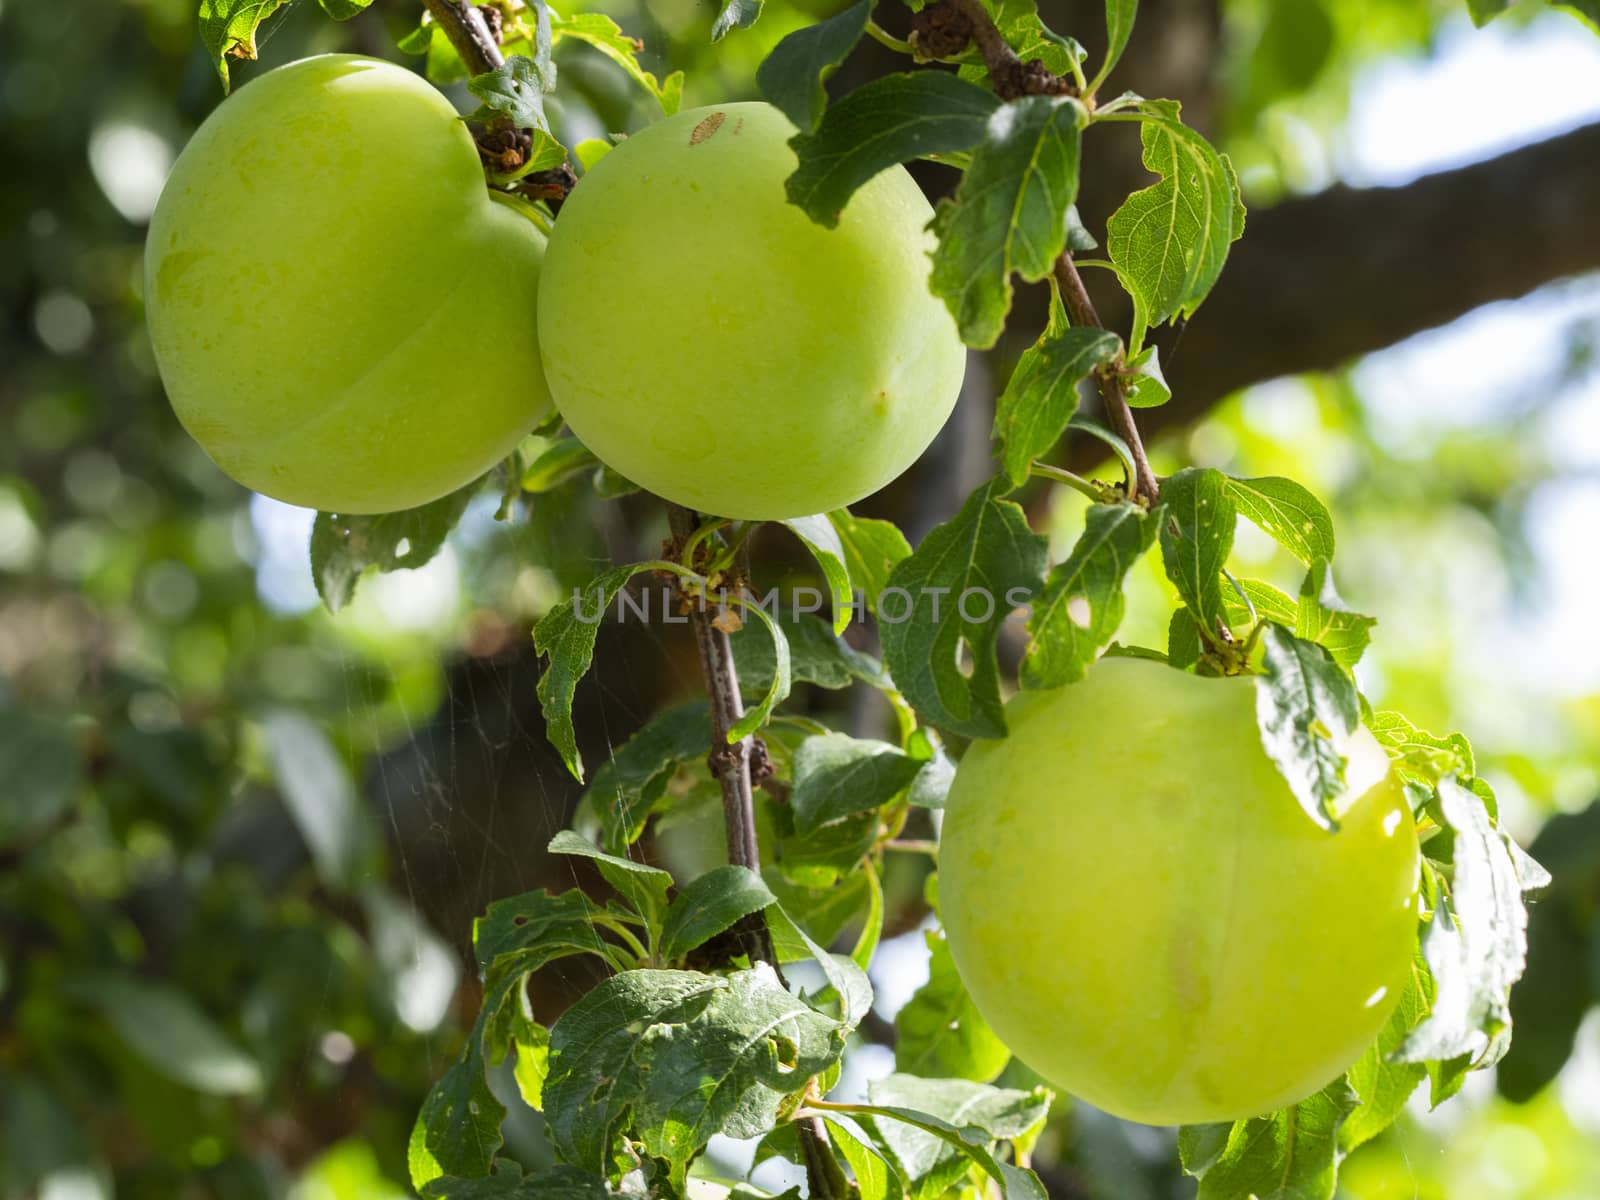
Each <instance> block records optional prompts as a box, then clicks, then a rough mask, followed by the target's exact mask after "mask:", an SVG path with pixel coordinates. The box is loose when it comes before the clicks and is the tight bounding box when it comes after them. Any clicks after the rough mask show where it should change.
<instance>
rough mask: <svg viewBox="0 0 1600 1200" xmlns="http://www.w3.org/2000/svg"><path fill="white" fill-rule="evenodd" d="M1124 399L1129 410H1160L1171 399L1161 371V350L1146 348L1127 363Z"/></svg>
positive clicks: (1169, 390)
mask: <svg viewBox="0 0 1600 1200" xmlns="http://www.w3.org/2000/svg"><path fill="white" fill-rule="evenodd" d="M1123 395H1124V397H1125V398H1126V399H1127V401H1128V406H1129V407H1130V408H1160V407H1161V406H1162V405H1163V404H1165V403H1166V402H1167V401H1168V400H1171V399H1172V388H1171V387H1169V386H1168V385H1167V377H1166V375H1164V374H1163V373H1162V370H1161V350H1160V348H1159V347H1157V346H1146V347H1145V348H1144V349H1143V350H1141V351H1140V352H1139V354H1138V357H1136V358H1134V359H1133V361H1132V362H1130V363H1128V366H1127V375H1126V379H1125V380H1124V391H1123Z"/></svg>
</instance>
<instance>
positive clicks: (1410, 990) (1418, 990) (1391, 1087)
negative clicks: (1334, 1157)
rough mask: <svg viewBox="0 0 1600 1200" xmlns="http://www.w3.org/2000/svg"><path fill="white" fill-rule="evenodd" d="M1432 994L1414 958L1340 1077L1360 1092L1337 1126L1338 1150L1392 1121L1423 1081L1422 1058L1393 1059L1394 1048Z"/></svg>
mask: <svg viewBox="0 0 1600 1200" xmlns="http://www.w3.org/2000/svg"><path fill="white" fill-rule="evenodd" d="M1432 996H1433V980H1432V978H1431V977H1430V976H1429V974H1428V970H1427V966H1426V965H1425V964H1424V963H1422V962H1421V961H1420V960H1419V961H1418V962H1417V963H1416V964H1415V966H1414V967H1413V968H1412V971H1411V973H1410V974H1409V975H1408V976H1407V977H1406V984H1405V990H1404V991H1403V992H1402V993H1401V994H1400V1000H1399V1002H1398V1003H1396V1005H1395V1008H1394V1011H1393V1012H1392V1013H1390V1014H1389V1019H1388V1021H1386V1022H1385V1023H1384V1026H1383V1028H1382V1029H1381V1030H1379V1032H1378V1036H1377V1038H1376V1040H1374V1041H1373V1043H1372V1045H1370V1046H1368V1047H1367V1049H1366V1050H1365V1052H1363V1053H1362V1055H1361V1057H1360V1058H1358V1059H1356V1061H1355V1063H1354V1064H1352V1065H1351V1067H1350V1069H1349V1070H1348V1071H1346V1072H1345V1081H1346V1082H1347V1083H1349V1085H1350V1087H1351V1090H1353V1091H1354V1092H1355V1093H1356V1095H1357V1097H1359V1098H1360V1101H1361V1106H1360V1107H1359V1108H1357V1109H1356V1110H1355V1111H1354V1112H1352V1113H1351V1114H1350V1115H1349V1116H1348V1117H1347V1118H1345V1122H1344V1124H1343V1125H1341V1126H1340V1127H1339V1150H1340V1152H1341V1153H1342V1154H1349V1153H1350V1151H1352V1150H1354V1149H1355V1148H1356V1147H1357V1146H1359V1145H1361V1144H1362V1143H1363V1142H1366V1141H1369V1140H1370V1139H1372V1138H1373V1137H1376V1136H1377V1135H1378V1134H1380V1133H1382V1132H1383V1131H1384V1130H1385V1129H1387V1128H1388V1127H1389V1126H1390V1125H1392V1124H1393V1123H1394V1121H1395V1118H1396V1117H1398V1116H1399V1115H1400V1113H1401V1111H1402V1110H1403V1109H1404V1108H1405V1104H1406V1101H1407V1100H1408V1099H1410V1098H1411V1093H1412V1092H1414V1091H1416V1090H1417V1084H1419V1083H1421V1082H1422V1077H1423V1076H1424V1075H1425V1074H1426V1073H1427V1072H1426V1071H1425V1069H1424V1068H1423V1066H1422V1064H1420V1063H1409V1062H1398V1061H1396V1060H1395V1059H1394V1052H1395V1051H1396V1050H1398V1049H1399V1048H1400V1045H1401V1043H1403V1042H1404V1041H1405V1040H1406V1036H1407V1035H1408V1034H1409V1033H1410V1032H1411V1030H1412V1029H1414V1028H1415V1027H1416V1026H1417V1025H1418V1024H1419V1023H1420V1022H1421V1021H1422V1018H1423V1017H1424V1016H1425V1015H1426V1014H1427V1011H1428V1005H1429V1004H1430V1003H1431V1002H1432Z"/></svg>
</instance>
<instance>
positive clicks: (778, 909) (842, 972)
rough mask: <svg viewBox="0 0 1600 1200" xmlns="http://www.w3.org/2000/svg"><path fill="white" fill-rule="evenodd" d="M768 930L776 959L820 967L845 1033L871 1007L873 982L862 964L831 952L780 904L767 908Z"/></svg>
mask: <svg viewBox="0 0 1600 1200" xmlns="http://www.w3.org/2000/svg"><path fill="white" fill-rule="evenodd" d="M767 929H768V931H769V932H770V933H771V934H772V948H773V953H774V954H776V955H777V957H778V962H779V963H780V964H781V963H792V962H804V961H806V960H808V959H809V960H810V961H812V962H814V963H816V964H817V965H818V966H819V967H821V968H822V974H823V976H824V977H825V978H826V979H827V981H828V987H829V988H830V989H831V990H832V993H833V996H834V998H835V999H837V1000H838V1002H839V1010H840V1013H839V1019H840V1021H841V1026H840V1028H841V1029H842V1030H843V1032H844V1033H846V1034H848V1033H849V1032H850V1031H851V1030H853V1029H854V1028H855V1027H856V1026H857V1025H858V1024H860V1022H861V1019H862V1018H863V1017H864V1016H866V1015H867V1012H868V1010H869V1009H871V1008H872V982H871V980H869V979H868V978H867V972H866V969H865V968H864V967H861V966H860V965H858V964H857V963H856V962H855V961H854V960H852V959H850V958H848V957H846V956H845V955H843V954H830V953H828V951H827V950H825V949H823V948H822V947H821V946H820V945H818V944H817V943H816V941H814V940H813V939H812V937H811V935H810V934H808V933H806V931H805V930H804V929H802V928H800V926H799V925H797V924H796V923H795V921H794V918H793V917H791V916H790V915H789V914H788V913H787V912H786V911H784V908H783V906H782V905H781V904H774V905H772V906H771V907H769V908H768V909H767Z"/></svg>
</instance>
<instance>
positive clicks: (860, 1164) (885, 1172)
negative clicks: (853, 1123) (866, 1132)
mask: <svg viewBox="0 0 1600 1200" xmlns="http://www.w3.org/2000/svg"><path fill="white" fill-rule="evenodd" d="M828 1139H829V1140H830V1141H831V1142H833V1145H834V1148H835V1149H836V1150H838V1151H839V1153H840V1154H841V1155H842V1156H843V1157H844V1160H845V1162H846V1163H848V1164H849V1166H850V1173H851V1174H852V1175H854V1176H855V1181H856V1188H857V1189H858V1190H859V1192H860V1197H861V1200H902V1198H903V1197H904V1196H905V1194H906V1182H905V1180H904V1179H902V1178H901V1177H900V1172H899V1171H898V1170H897V1169H896V1168H895V1166H894V1164H893V1163H891V1162H890V1161H889V1160H888V1158H886V1157H885V1156H884V1154H883V1153H882V1152H881V1151H880V1150H878V1149H877V1148H875V1147H872V1146H869V1145H867V1143H865V1142H863V1141H862V1140H861V1139H860V1138H858V1137H857V1136H856V1135H855V1134H853V1133H851V1132H850V1130H848V1129H846V1128H845V1127H844V1126H843V1125H841V1124H840V1123H839V1122H838V1121H831V1120H830V1121H828Z"/></svg>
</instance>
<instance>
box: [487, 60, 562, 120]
mask: <svg viewBox="0 0 1600 1200" xmlns="http://www.w3.org/2000/svg"><path fill="white" fill-rule="evenodd" d="M467 90H468V91H469V92H471V93H472V94H473V95H474V96H476V97H477V98H478V99H479V100H481V101H482V102H483V104H482V106H481V107H480V108H479V109H478V111H477V112H476V113H474V114H473V119H474V120H479V121H485V120H488V119H490V118H491V117H496V116H498V117H504V118H505V119H506V120H508V121H510V122H511V124H512V125H514V126H516V127H517V128H519V129H541V130H542V129H547V128H548V124H547V123H546V121H545V115H544V94H545V92H546V91H547V90H548V89H547V88H546V87H545V81H544V79H543V77H542V76H540V74H539V68H538V67H537V66H536V65H535V64H534V61H533V59H531V58H529V57H528V56H527V55H526V54H513V55H511V57H509V58H507V59H506V60H505V62H503V63H501V64H500V65H499V66H498V67H496V68H495V69H494V70H492V71H486V72H484V73H483V74H482V75H474V76H473V77H472V78H471V79H469V80H467Z"/></svg>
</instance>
